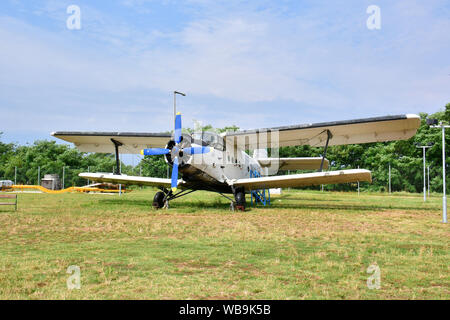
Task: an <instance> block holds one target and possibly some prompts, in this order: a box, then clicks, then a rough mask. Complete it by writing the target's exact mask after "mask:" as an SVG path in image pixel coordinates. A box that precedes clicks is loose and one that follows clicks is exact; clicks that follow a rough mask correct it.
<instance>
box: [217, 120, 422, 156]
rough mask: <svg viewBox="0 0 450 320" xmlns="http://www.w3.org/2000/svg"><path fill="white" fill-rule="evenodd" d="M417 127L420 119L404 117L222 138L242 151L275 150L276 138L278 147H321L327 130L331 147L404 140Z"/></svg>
mask: <svg viewBox="0 0 450 320" xmlns="http://www.w3.org/2000/svg"><path fill="white" fill-rule="evenodd" d="M419 127H420V117H419V116H418V115H415V114H407V115H398V116H386V117H376V118H366V119H355V120H347V121H335V122H323V123H315V124H304V125H294V126H285V127H275V128H267V129H256V130H244V131H237V132H227V133H226V134H225V136H224V137H225V138H226V139H227V144H230V145H237V146H242V147H244V146H245V149H258V148H266V147H270V146H272V147H277V145H276V144H277V141H276V140H277V139H278V146H279V147H285V146H299V145H310V146H324V145H325V143H326V141H327V130H329V131H330V133H331V135H332V136H331V138H330V141H329V144H328V145H330V146H333V145H342V144H354V143H369V142H382V141H393V140H405V139H409V138H411V137H412V136H413V135H415V133H416V131H417V129H418V128H419ZM277 136H278V137H277Z"/></svg>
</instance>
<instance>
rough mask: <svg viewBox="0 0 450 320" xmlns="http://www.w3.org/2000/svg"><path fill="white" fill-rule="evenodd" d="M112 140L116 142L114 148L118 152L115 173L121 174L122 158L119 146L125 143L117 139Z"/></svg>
mask: <svg viewBox="0 0 450 320" xmlns="http://www.w3.org/2000/svg"><path fill="white" fill-rule="evenodd" d="M111 142H112V143H114V150H115V154H116V170H115V172H114V174H121V173H120V159H119V147H120V146H122V145H123V144H122V143H121V142H119V141H117V140H114V139H111Z"/></svg>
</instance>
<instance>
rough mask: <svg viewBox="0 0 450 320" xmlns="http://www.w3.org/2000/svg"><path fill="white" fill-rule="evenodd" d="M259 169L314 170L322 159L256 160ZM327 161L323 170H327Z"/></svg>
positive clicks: (325, 160)
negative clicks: (259, 166)
mask: <svg viewBox="0 0 450 320" xmlns="http://www.w3.org/2000/svg"><path fill="white" fill-rule="evenodd" d="M256 160H257V161H258V162H259V164H260V165H261V167H263V168H264V167H271V168H277V169H278V170H316V169H319V168H320V164H321V163H322V158H257V159H256ZM328 164H329V161H328V159H324V162H323V169H324V170H326V169H328Z"/></svg>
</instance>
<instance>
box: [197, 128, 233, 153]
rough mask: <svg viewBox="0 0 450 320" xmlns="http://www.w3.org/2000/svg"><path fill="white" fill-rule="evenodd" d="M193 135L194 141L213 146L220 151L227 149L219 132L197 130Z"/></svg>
mask: <svg viewBox="0 0 450 320" xmlns="http://www.w3.org/2000/svg"><path fill="white" fill-rule="evenodd" d="M192 137H193V138H194V143H197V144H201V145H202V146H208V147H212V148H214V149H217V150H220V151H224V150H225V144H224V141H223V138H222V137H221V136H219V135H218V134H217V133H214V132H208V131H203V132H196V133H194V134H193V135H192Z"/></svg>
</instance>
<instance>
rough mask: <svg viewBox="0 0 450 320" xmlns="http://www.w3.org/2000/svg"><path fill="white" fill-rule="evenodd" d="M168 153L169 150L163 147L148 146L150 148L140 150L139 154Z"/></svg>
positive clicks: (154, 154)
mask: <svg viewBox="0 0 450 320" xmlns="http://www.w3.org/2000/svg"><path fill="white" fill-rule="evenodd" d="M168 153H170V150H169V149H164V148H150V149H144V150H141V154H142V155H143V156H156V155H160V154H168Z"/></svg>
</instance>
